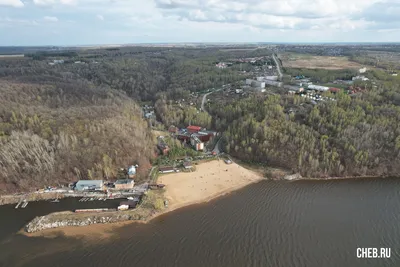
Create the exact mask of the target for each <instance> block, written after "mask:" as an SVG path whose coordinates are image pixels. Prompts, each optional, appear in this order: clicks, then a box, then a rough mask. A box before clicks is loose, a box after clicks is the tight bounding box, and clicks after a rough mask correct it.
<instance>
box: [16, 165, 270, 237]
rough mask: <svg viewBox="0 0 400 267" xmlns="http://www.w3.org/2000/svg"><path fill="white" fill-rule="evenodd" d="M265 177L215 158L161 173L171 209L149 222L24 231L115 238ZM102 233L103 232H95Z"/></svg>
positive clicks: (48, 235) (47, 235)
mask: <svg viewBox="0 0 400 267" xmlns="http://www.w3.org/2000/svg"><path fill="white" fill-rule="evenodd" d="M262 179H263V177H262V176H261V175H260V174H258V173H256V172H253V171H251V170H248V169H246V168H243V167H241V166H239V165H238V164H236V163H232V164H226V163H225V162H224V161H223V160H214V161H210V162H206V163H202V164H199V165H196V171H193V172H181V173H171V174H164V175H160V176H159V178H158V183H162V184H165V194H164V196H165V198H166V199H167V200H168V208H166V209H165V210H163V211H161V212H158V213H156V214H154V215H153V216H152V217H151V218H149V219H148V220H147V221H145V222H143V221H128V222H121V223H114V224H95V225H89V226H82V227H64V228H57V229H49V230H44V231H41V232H37V233H31V234H28V233H23V231H21V232H20V233H23V234H24V235H27V236H31V237H35V236H36V237H37V236H41V237H47V238H54V237H57V236H60V235H62V236H67V237H83V238H85V239H86V237H88V238H89V239H93V236H96V238H94V239H95V240H96V239H99V238H100V239H109V238H112V237H113V232H114V231H113V230H115V229H117V228H118V227H122V226H124V225H126V224H128V223H138V222H139V223H148V222H149V221H151V219H154V218H156V217H158V216H160V215H162V214H165V213H168V212H170V211H173V210H176V209H179V208H182V207H185V206H189V205H193V204H198V203H203V202H208V201H210V200H212V199H215V198H217V197H219V196H222V195H225V194H227V193H230V192H232V191H234V190H237V189H240V188H242V187H244V186H246V185H249V184H251V183H255V182H258V181H260V180H262ZM98 232H101V233H102V234H101V235H93V233H98Z"/></svg>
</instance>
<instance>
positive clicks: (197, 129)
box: [186, 125, 201, 133]
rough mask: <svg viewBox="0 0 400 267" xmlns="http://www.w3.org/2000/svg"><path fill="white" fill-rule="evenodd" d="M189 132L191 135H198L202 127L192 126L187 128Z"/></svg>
mask: <svg viewBox="0 0 400 267" xmlns="http://www.w3.org/2000/svg"><path fill="white" fill-rule="evenodd" d="M186 129H187V130H188V132H190V133H197V132H198V131H200V130H201V127H200V126H195V125H190V126H188V127H187V128H186Z"/></svg>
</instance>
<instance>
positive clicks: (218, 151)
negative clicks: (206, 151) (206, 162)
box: [212, 137, 221, 155]
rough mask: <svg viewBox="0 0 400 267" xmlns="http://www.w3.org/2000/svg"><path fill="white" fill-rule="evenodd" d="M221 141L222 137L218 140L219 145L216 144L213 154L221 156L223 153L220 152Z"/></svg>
mask: <svg viewBox="0 0 400 267" xmlns="http://www.w3.org/2000/svg"><path fill="white" fill-rule="evenodd" d="M220 141H221V137H220V138H219V139H218V141H217V143H216V144H215V147H214V149H213V151H212V152H215V153H216V154H217V155H219V154H220V153H221V151H220V150H219V143H220Z"/></svg>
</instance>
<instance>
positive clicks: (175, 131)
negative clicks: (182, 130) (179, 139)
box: [168, 125, 179, 134]
mask: <svg viewBox="0 0 400 267" xmlns="http://www.w3.org/2000/svg"><path fill="white" fill-rule="evenodd" d="M178 131H179V129H178V128H177V127H175V126H174V125H171V126H170V127H169V128H168V132H170V133H173V134H177V133H178Z"/></svg>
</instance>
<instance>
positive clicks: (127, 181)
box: [115, 179, 134, 184]
mask: <svg viewBox="0 0 400 267" xmlns="http://www.w3.org/2000/svg"><path fill="white" fill-rule="evenodd" d="M133 182H134V181H133V180H132V179H121V180H117V181H116V182H115V184H131V183H133Z"/></svg>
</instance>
